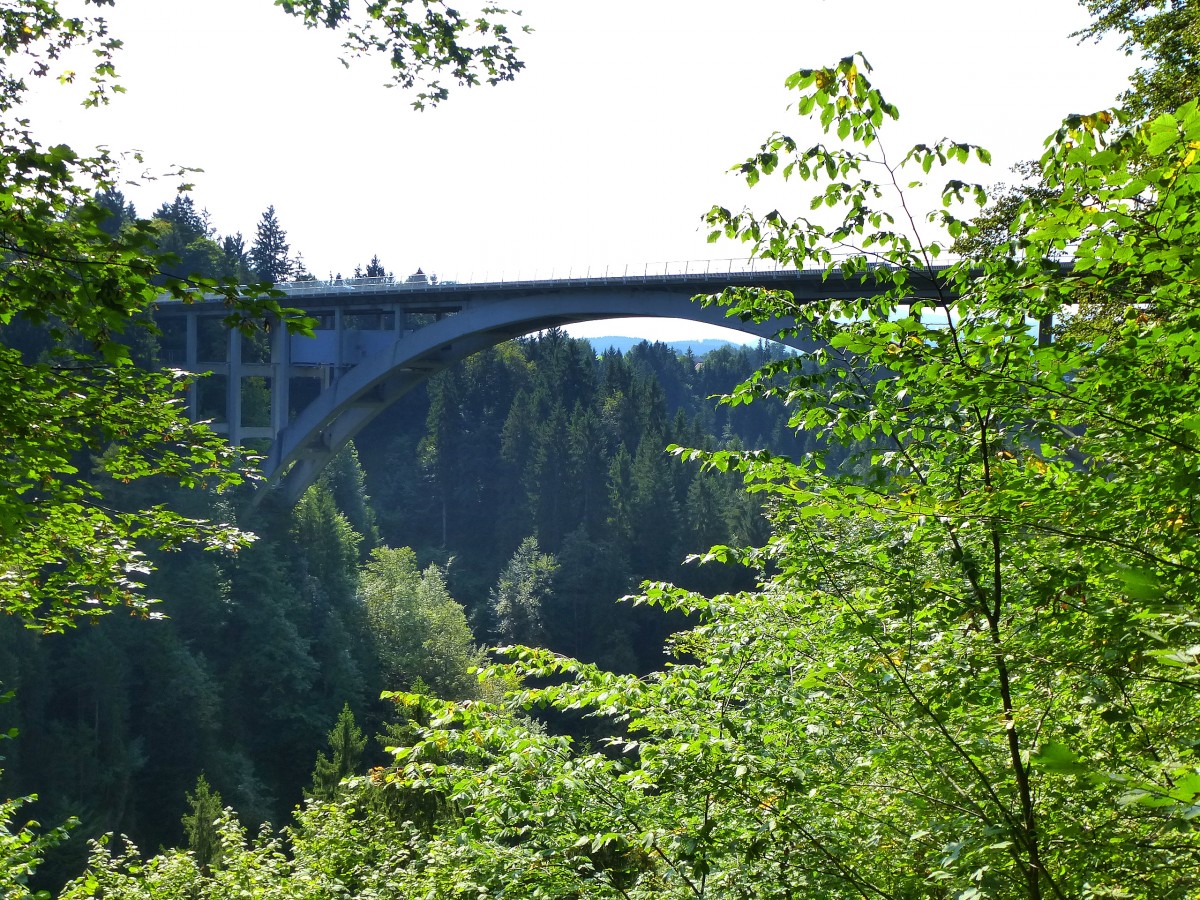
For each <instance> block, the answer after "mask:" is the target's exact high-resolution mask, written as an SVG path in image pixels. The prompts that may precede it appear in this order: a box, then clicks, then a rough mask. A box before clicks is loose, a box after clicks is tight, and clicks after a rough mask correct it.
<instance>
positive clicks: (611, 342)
mask: <svg viewBox="0 0 1200 900" xmlns="http://www.w3.org/2000/svg"><path fill="white" fill-rule="evenodd" d="M583 340H586V341H588V342H589V343H590V344H591V345H592V347H594V348H595V350H596V352H597V353H603V352H604V351H605V350H608V349H610V348H611V349H614V350H618V351H620V352H621V353H628V352H629V350H630V348H631V347H636V346H637V345H638V344H640V343H641V342H642V341H643V340H645V338H636V337H590V338H584V339H583ZM664 343H665V344H666V345H667V346H668V347H670V348H671V349H672V350H674V351H675V352H676V353H678V354H680V355H682V354H685V353H687V352H688V350H691V351H692V355H693V356H703V355H704V354H705V353H709V352H711V351H713V350H718V349H720V348H721V347H729V346H734V347H736V346H740V345H739V344H736V343H734V342H733V341H722V340H717V339H714V338H706V339H705V340H702V341H664Z"/></svg>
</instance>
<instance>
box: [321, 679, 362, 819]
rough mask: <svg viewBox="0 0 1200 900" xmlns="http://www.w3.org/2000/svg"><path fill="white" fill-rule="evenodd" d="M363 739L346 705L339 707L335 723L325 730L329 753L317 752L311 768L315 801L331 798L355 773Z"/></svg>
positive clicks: (360, 757) (348, 706) (352, 714)
mask: <svg viewBox="0 0 1200 900" xmlns="http://www.w3.org/2000/svg"><path fill="white" fill-rule="evenodd" d="M366 746H367V738H366V736H365V735H364V734H363V733H362V729H360V728H359V727H358V724H357V723H356V722H355V721H354V713H353V712H351V710H350V704H349V703H347V704H346V705H345V706H343V707H342V712H341V714H340V715H339V716H338V720H337V724H335V725H334V726H333V730H332V731H330V732H329V756H326V755H325V754H324V753H320V754H318V755H317V765H316V768H315V769H314V770H313V783H312V795H313V797H315V798H316V799H318V800H332V799H333V798H334V797H336V796H337V793H338V788H339V787H340V785H341V783H342V782H343V781H345V780H346V779H347V778H349V777H350V776H352V775H355V774H358V766H359V762H360V761H361V760H362V754H363V750H364V749H366Z"/></svg>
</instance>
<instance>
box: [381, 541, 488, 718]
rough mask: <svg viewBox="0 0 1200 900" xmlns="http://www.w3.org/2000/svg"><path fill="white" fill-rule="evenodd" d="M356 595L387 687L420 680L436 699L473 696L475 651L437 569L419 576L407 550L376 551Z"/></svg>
mask: <svg viewBox="0 0 1200 900" xmlns="http://www.w3.org/2000/svg"><path fill="white" fill-rule="evenodd" d="M359 591H360V596H361V598H362V601H363V604H364V605H365V606H366V611H367V622H368V625H369V628H370V631H371V637H372V640H373V641H374V643H375V648H376V652H377V654H378V656H379V661H380V665H381V667H382V671H383V677H384V681H385V683H386V684H388V685H394V686H403V687H411V686H412V685H413V684H414V682H415V681H416V680H417V679H421V680H422V681H423V682H424V683H425V684H427V685H428V686H429V687H430V689H431V690H432V692H433V693H434V694H435V695H437V696H439V697H450V698H457V697H470V696H473V695H474V694H475V692H476V687H475V683H474V679H473V678H472V677H471V676H470V674H469V672H470V670H471V669H472V668H473V667H474V666H476V665H478V664H479V662H480V654H479V650H478V649H477V648H476V646H475V641H474V637H473V636H472V634H471V629H470V626H469V625H467V617H466V614H465V613H464V612H463V608H462V606H461V604H459V603H457V602H456V601H455V600H454V598H453V597H451V596H450V593H449V591H448V590H447V589H446V578H445V573H444V572H443V571H442V570H441V569H439V568H438V567H437V566H434V565H431V566H429V567H427V568H426V569H425V571H424V572H422V571H421V570H420V569H419V568H418V567H417V558H416V554H414V553H413V552H412V550H410V549H408V548H407V547H401V548H400V549H398V550H393V549H390V548H387V547H380V548H378V549H376V550H374V551H373V552H372V553H371V558H370V560H369V561H368V562H367V564H366V566H364V567H363V570H362V574H361V578H360V581H359Z"/></svg>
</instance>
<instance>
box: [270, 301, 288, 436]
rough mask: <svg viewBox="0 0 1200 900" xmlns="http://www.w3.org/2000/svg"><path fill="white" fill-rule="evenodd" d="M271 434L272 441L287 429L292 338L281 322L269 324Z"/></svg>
mask: <svg viewBox="0 0 1200 900" xmlns="http://www.w3.org/2000/svg"><path fill="white" fill-rule="evenodd" d="M271 325H272V327H273V328H274V331H272V332H271V371H272V376H271V432H272V435H273V439H276V440H277V439H278V438H279V433H280V432H281V431H283V429H285V428H287V424H288V407H289V406H290V405H291V398H290V396H289V393H288V392H289V389H290V388H291V377H292V336H291V335H290V334H288V330H287V327H286V326H285V325H283V323H282V322H278V321H273V322H272V323H271Z"/></svg>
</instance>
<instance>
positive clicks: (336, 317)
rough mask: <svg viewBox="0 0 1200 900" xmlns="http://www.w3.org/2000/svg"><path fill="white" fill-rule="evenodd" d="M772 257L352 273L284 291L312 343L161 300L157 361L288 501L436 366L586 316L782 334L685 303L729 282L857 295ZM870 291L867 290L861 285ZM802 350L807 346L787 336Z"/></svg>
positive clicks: (852, 286) (849, 286)
mask: <svg viewBox="0 0 1200 900" xmlns="http://www.w3.org/2000/svg"><path fill="white" fill-rule="evenodd" d="M773 265H774V264H773V263H770V261H765V265H764V261H761V260H758V261H753V262H748V261H733V262H731V261H720V262H717V261H701V262H699V263H695V262H689V263H680V264H674V265H661V266H655V267H653V269H652V268H651V267H649V266H647V267H644V268H643V267H638V268H637V269H635V270H633V271H631V270H630V268H625V269H623V270H620V271H616V270H608V269H605V270H604V271H603V272H599V271H596V272H593V271H591V270H587V271H586V272H584V273H580V274H576V273H575V272H571V273H569V275H568V276H567V277H561V276H560V277H553V276H552V277H547V278H533V279H524V280H522V279H517V280H487V279H486V278H484V279H482V280H479V281H473V280H467V281H445V280H438V279H437V278H436V277H432V276H427V275H424V274H423V273H420V272H418V273H417V274H416V275H412V276H409V277H408V278H399V279H397V278H391V277H388V278H351V279H340V280H334V281H308V282H293V283H287V284H281V285H278V287H279V288H280V289H281V290H282V291H283V292H284V293H285V294H286V297H285V298H284V299H283V300H282V301H281V302H282V303H284V304H285V305H290V306H294V307H297V308H300V309H302V310H303V311H304V312H305V313H306V314H307V315H309V316H311V317H313V318H314V319H315V320H316V323H317V324H316V328H315V330H314V335H313V336H312V337H304V336H299V335H289V334H288V333H287V330H286V329H284V328H274V329H271V330H270V331H269V332H264V333H262V334H258V335H253V336H250V337H247V336H244V335H241V334H239V333H238V332H237V331H230V330H229V329H227V328H225V327H224V325H223V324H222V319H223V317H224V316H225V314H226V313H227V310H226V309H225V307H224V306H223V304H222V303H221V302H219V301H217V300H213V301H201V302H197V303H191V304H186V305H185V304H174V303H162V304H160V305H159V308H158V310H157V312H156V314H155V320H156V321H157V323H158V324H159V326H160V327H161V329H162V332H163V333H162V359H163V362H164V364H166V365H169V366H173V367H176V368H179V369H183V370H185V371H189V372H196V373H211V374H210V375H209V376H208V377H207V378H202V379H197V380H196V381H195V382H193V384H192V385H191V387H190V388H189V391H188V397H187V404H188V410H189V414H190V416H191V417H192V419H193V420H199V419H206V420H210V421H211V422H212V425H213V428H214V430H216V431H218V432H220V433H222V434H225V435H227V436H228V439H229V441H230V443H232V444H237V445H243V444H251V445H258V446H259V447H260V448H261V449H262V451H263V452H264V453H265V455H266V459H265V462H264V464H263V473H264V475H265V477H266V479H267V483H268V484H271V485H274V484H278V485H279V487H280V489H282V490H283V491H284V492H285V495H286V499H287V501H288V502H295V500H297V499H298V498H299V497H300V495H301V494H302V493H303V492H304V491H305V490H306V489H307V488H308V487H309V485H311V484H312V483H313V482H314V481H315V480H316V478H317V476H318V475H319V474H320V472H321V470H322V469H323V468H324V467H325V465H326V463H328V462H329V460H330V459H331V458H332V457H333V456H334V455H335V454H336V453H337V452H338V451H339V450H340V449H341V448H342V447H344V446H345V445H346V443H347V442H348V441H350V440H351V439H352V438H353V437H354V436H355V435H356V434H358V432H359V431H360V430H361V429H362V428H364V427H365V426H366V425H367V424H368V423H369V422H370V421H371V420H373V419H374V418H375V417H376V416H378V415H379V414H381V413H382V412H383V411H384V410H386V409H387V408H388V406H389V405H391V404H392V403H393V402H394V401H396V400H397V399H398V398H399V397H401V396H402V395H403V394H405V393H406V392H408V391H410V390H412V389H413V388H414V387H416V386H417V385H418V384H420V383H421V382H422V381H424V380H425V379H427V378H429V377H431V376H432V375H434V374H436V373H437V372H440V371H441V370H443V369H445V368H447V367H448V366H451V365H453V364H454V363H456V362H458V361H460V360H462V359H465V358H466V357H467V356H470V355H471V354H473V353H476V352H478V351H479V350H483V349H485V348H487V347H490V346H494V345H496V344H499V343H501V342H503V341H506V340H509V339H512V338H515V337H520V336H522V335H526V334H530V333H532V332H536V331H541V330H544V329H547V328H553V327H563V326H569V325H574V324H578V323H580V322H587V321H595V320H600V319H609V318H617V317H622V318H624V317H665V318H678V319H688V320H692V321H696V322H705V323H709V324H713V325H721V326H724V327H727V328H733V329H737V330H740V331H743V332H745V333H747V334H750V335H754V336H758V337H761V338H767V339H771V340H779V338H778V337H777V334H778V332H779V330H780V329H781V328H785V327H787V326H789V325H791V324H794V323H791V322H768V323H761V324H757V323H753V322H742V321H739V320H737V319H734V318H726V317H725V310H724V309H723V308H718V307H715V306H702V305H701V304H700V303H696V302H693V300H692V298H693V297H694V296H696V295H702V294H703V295H706V294H715V293H719V292H721V291H722V290H724V289H725V288H726V287H730V286H754V287H763V288H771V289H776V290H786V291H790V292H791V293H792V294H793V295H794V296H795V298H796V300H798V301H799V302H802V303H803V302H812V301H816V300H823V299H829V298H834V297H856V296H860V295H861V294H862V292H863V290H864V286H863V285H861V284H859V282H858V281H857V280H852V281H849V282H847V281H844V280H843V279H842V278H840V277H837V276H830V277H828V278H826V276H825V274H824V272H823V271H821V270H805V271H799V270H796V269H782V268H773V267H772V268H768V266H773ZM866 289H867V290H869V288H866ZM784 343H787V344H789V345H791V346H793V347H795V348H797V349H809V348H810V347H811V344H810V343H809V342H808V341H806V340H805V339H804V338H802V337H801V338H793V339H786V340H785V341H784Z"/></svg>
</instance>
